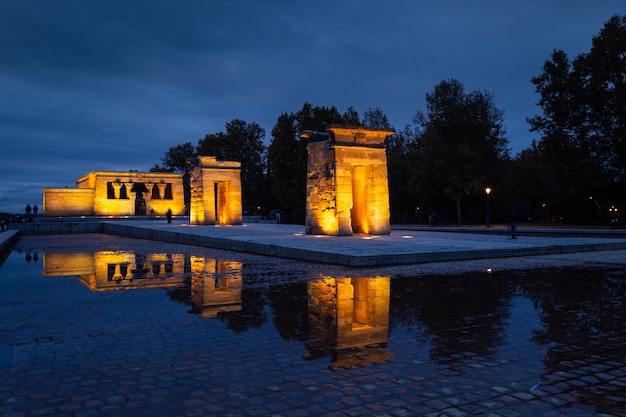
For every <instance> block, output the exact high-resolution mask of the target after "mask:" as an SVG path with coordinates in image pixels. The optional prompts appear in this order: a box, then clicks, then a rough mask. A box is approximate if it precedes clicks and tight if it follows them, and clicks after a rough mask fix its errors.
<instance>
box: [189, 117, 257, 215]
mask: <svg viewBox="0 0 626 417" xmlns="http://www.w3.org/2000/svg"><path fill="white" fill-rule="evenodd" d="M225 127H226V131H225V132H218V133H213V134H208V135H206V136H205V137H204V139H200V140H199V141H198V146H197V147H196V153H197V154H198V155H205V156H214V157H216V158H217V159H221V160H228V161H239V162H241V188H242V191H241V192H242V205H243V210H244V213H257V212H259V211H260V209H261V208H262V207H263V206H264V202H265V172H264V171H265V145H264V144H263V139H264V138H265V130H264V129H263V128H261V127H260V126H259V125H258V124H257V123H246V122H245V121H243V120H240V119H234V120H232V121H231V122H228V123H226V126H225Z"/></svg>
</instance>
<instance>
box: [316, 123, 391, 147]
mask: <svg viewBox="0 0 626 417" xmlns="http://www.w3.org/2000/svg"><path fill="white" fill-rule="evenodd" d="M328 132H329V137H330V141H331V142H335V143H345V144H348V143H350V144H356V145H382V146H384V144H385V138H386V137H387V136H389V135H393V134H394V133H396V131H395V130H393V129H372V128H365V127H359V126H335V125H333V126H330V127H329V128H328Z"/></svg>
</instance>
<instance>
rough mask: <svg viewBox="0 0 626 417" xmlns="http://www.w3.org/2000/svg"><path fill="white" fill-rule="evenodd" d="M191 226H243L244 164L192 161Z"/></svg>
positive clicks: (212, 159) (208, 158)
mask: <svg viewBox="0 0 626 417" xmlns="http://www.w3.org/2000/svg"><path fill="white" fill-rule="evenodd" d="M190 163H191V166H192V169H191V178H190V186H191V207H190V213H189V223H190V224H213V225H215V224H217V225H236V224H242V222H243V215H242V206H241V162H235V161H220V160H217V159H216V158H215V157H213V156H199V157H198V158H195V159H194V160H193V161H190Z"/></svg>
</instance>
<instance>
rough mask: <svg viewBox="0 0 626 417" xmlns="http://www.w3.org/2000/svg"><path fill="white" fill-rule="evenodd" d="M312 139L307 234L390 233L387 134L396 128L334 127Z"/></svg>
mask: <svg viewBox="0 0 626 417" xmlns="http://www.w3.org/2000/svg"><path fill="white" fill-rule="evenodd" d="M327 130H328V132H323V133H320V132H311V131H305V132H303V133H302V134H301V137H303V138H306V139H308V145H307V150H308V165H307V183H306V224H305V227H306V229H305V232H306V233H307V234H321V235H334V236H351V235H353V234H366V235H388V234H390V232H391V226H390V220H389V185H388V179H387V154H386V151H385V138H386V137H387V136H389V135H392V134H394V133H395V131H394V130H392V129H369V128H364V127H347V126H331V127H329V128H328V129H327Z"/></svg>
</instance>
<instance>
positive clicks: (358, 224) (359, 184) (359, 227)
mask: <svg viewBox="0 0 626 417" xmlns="http://www.w3.org/2000/svg"><path fill="white" fill-rule="evenodd" d="M367 168H368V167H367V166H366V165H356V166H354V167H352V208H351V209H350V219H351V224H352V232H353V233H364V234H367V233H369V227H368V221H367V218H368V216H367Z"/></svg>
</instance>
